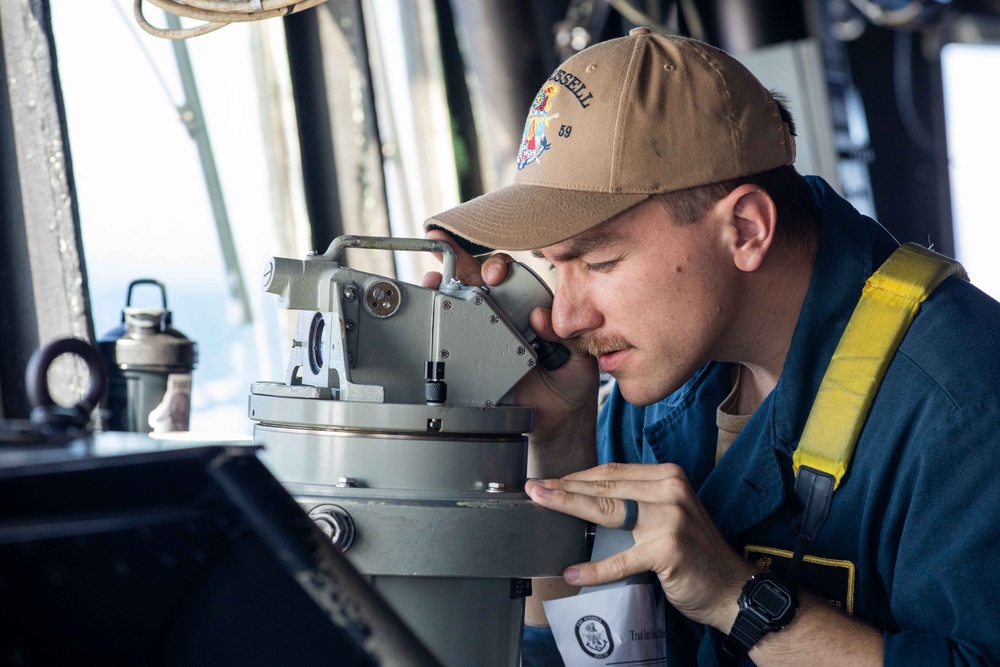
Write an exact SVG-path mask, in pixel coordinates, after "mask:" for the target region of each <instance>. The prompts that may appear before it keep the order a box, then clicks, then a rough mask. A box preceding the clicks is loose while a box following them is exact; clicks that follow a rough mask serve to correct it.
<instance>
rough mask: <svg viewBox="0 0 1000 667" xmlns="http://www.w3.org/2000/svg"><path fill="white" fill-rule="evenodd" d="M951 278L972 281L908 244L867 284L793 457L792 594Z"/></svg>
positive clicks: (949, 261)
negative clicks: (892, 372) (920, 320)
mask: <svg viewBox="0 0 1000 667" xmlns="http://www.w3.org/2000/svg"><path fill="white" fill-rule="evenodd" d="M948 276H959V277H960V278H962V279H963V280H968V279H969V278H968V276H967V275H966V274H965V269H963V268H962V265H961V264H959V263H958V262H956V261H954V260H952V259H948V258H947V257H944V256H942V255H939V254H937V253H935V252H931V251H930V250H928V249H926V248H922V247H920V246H918V245H916V244H913V243H907V244H906V245H904V246H902V247H900V248H897V249H896V251H895V252H893V253H892V255H891V256H890V257H889V259H887V260H886V261H885V263H884V264H883V265H882V266H881V267H879V269H878V271H876V272H875V273H873V274H872V276H871V277H870V278H869V279H868V281H867V282H866V283H865V287H864V289H863V290H862V291H861V299H860V300H859V301H858V305H857V306H856V307H855V308H854V313H852V314H851V319H850V320H848V322H847V328H846V329H844V333H843V335H842V336H841V337H840V342H838V343H837V349H836V350H834V353H833V358H832V359H831V360H830V365H829V367H828V368H827V369H826V373H824V374H823V379H822V380H821V381H820V385H819V392H818V393H817V394H816V400H815V401H814V402H813V406H812V409H811V410H810V411H809V418H808V419H807V420H806V426H805V429H804V430H803V432H802V438H801V440H799V446H798V447H797V448H796V450H795V454H794V455H793V456H792V467H793V468H794V470H795V498H796V500H797V503H798V506H797V507H796V508H795V511H794V513H793V515H792V530H794V531H795V533H796V534H797V537H796V542H795V552H794V553H793V554H792V558H791V560H790V562H789V564H788V568H787V570H786V572H785V578H786V580H787V582H788V583H789V585H790V586H793V587H794V586H795V585H796V584H797V582H798V578H799V571H800V569H801V566H802V562H803V558H804V557H805V553H806V549H807V548H808V545H809V543H810V542H812V541H813V540H814V539H816V535H817V533H819V530H820V528H822V527H823V523H824V522H826V517H827V516H828V515H829V513H830V505H831V503H832V501H833V492H834V491H835V490H836V489H837V487H838V486H839V485H840V482H841V480H842V479H843V477H844V475H845V474H846V473H847V466H848V465H849V464H850V462H851V455H852V454H854V446H855V444H857V442H858V436H859V435H860V434H861V428H862V427H863V426H864V424H865V420H866V419H867V418H868V410H869V409H870V408H871V405H872V401H873V400H874V399H875V393H876V392H877V391H878V387H879V384H881V382H882V376H884V375H885V370H886V368H888V367H889V362H890V361H892V357H893V355H895V354H896V349H897V348H898V347H899V344H900V342H901V341H902V340H903V336H905V335H906V330H907V329H909V327H910V323H912V322H913V318H915V317H916V316H917V310H919V308H920V304H921V303H923V301H924V300H925V299H926V298H927V297H928V296H929V295H930V294H931V292H933V291H934V290H935V289H936V288H937V286H938V285H940V284H941V283H942V282H943V281H944V279H945V278H947V277H948Z"/></svg>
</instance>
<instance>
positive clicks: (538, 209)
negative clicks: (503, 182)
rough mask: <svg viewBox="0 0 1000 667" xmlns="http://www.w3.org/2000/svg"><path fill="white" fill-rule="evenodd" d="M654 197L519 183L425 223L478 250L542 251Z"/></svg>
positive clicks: (426, 225) (428, 226)
mask: <svg viewBox="0 0 1000 667" xmlns="http://www.w3.org/2000/svg"><path fill="white" fill-rule="evenodd" d="M650 196H651V195H649V194H645V193H627V194H608V193H606V192H584V191H580V190H562V189H559V188H550V187H544V186H540V185H523V184H517V183H515V184H514V185H508V186H507V187H504V188H500V189H499V190H494V191H493V192H490V193H487V194H485V195H482V196H480V197H476V198H475V199H472V200H470V201H468V202H466V203H464V204H461V205H459V206H456V207H455V208H452V209H449V210H447V211H444V212H442V213H438V214H437V215H435V216H434V217H432V218H430V219H428V220H427V221H426V222H425V223H424V229H426V230H430V229H435V228H437V229H443V230H445V231H446V232H449V233H451V234H453V235H456V236H458V237H459V238H460V239H461V240H464V241H465V243H463V245H464V246H465V247H466V249H468V250H470V251H471V252H473V254H481V253H482V252H487V251H489V250H492V249H497V250H536V249H538V248H544V247H546V246H550V245H553V244H554V243H559V242H560V241H565V240H566V239H568V238H570V237H573V236H576V235H577V234H579V233H580V232H584V231H586V230H588V229H590V228H591V227H595V226H597V225H599V224H601V223H602V222H604V221H606V220H610V219H611V218H613V217H615V216H616V215H618V214H619V213H623V212H625V211H627V210H628V209H630V208H632V207H633V206H636V205H637V204H641V203H642V202H644V201H646V200H647V199H649V198H650Z"/></svg>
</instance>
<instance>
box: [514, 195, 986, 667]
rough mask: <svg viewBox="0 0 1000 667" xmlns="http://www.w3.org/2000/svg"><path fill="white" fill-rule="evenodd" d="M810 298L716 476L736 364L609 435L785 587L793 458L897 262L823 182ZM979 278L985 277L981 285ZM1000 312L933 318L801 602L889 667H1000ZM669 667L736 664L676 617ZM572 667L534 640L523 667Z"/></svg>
mask: <svg viewBox="0 0 1000 667" xmlns="http://www.w3.org/2000/svg"><path fill="white" fill-rule="evenodd" d="M809 182H810V185H811V187H812V188H813V192H814V196H815V199H816V202H817V205H818V206H819V208H820V210H821V211H822V218H821V220H822V221H821V230H820V243H819V250H818V253H817V258H816V265H815V267H814V269H813V276H812V281H811V283H810V286H809V291H808V294H807V296H806V299H805V302H804V304H803V308H802V313H801V315H800V316H799V320H798V323H797V324H796V328H795V332H794V335H793V337H792V343H791V347H790V349H789V352H788V356H787V358H786V361H785V365H784V368H783V370H782V374H781V377H780V378H779V381H778V384H777V386H776V387H775V389H774V391H772V392H771V394H770V395H769V396H768V397H767V398H766V399H765V400H764V402H763V403H762V404H761V406H760V407H759V408H758V409H757V411H756V412H755V413H754V415H753V417H752V418H751V419H750V421H749V423H747V425H746V426H745V427H744V428H743V430H742V432H741V433H740V434H739V436H738V437H737V438H736V440H735V441H734V442H733V444H732V446H731V447H730V449H729V451H728V452H727V453H726V455H725V456H724V457H723V458H722V460H721V461H720V462H719V463H718V464H717V465H716V463H715V447H716V439H717V434H718V428H717V426H716V419H715V416H716V408H717V407H718V405H719V404H720V403H721V402H722V401H723V400H724V399H725V397H726V396H727V395H728V393H729V390H730V388H731V387H730V382H731V374H730V367H729V365H728V364H722V363H710V364H708V365H706V366H705V367H703V368H701V369H700V370H699V371H698V372H697V373H696V374H695V376H694V377H693V378H691V379H690V380H689V381H688V382H687V383H686V384H685V385H684V386H683V387H682V388H680V389H679V390H678V391H676V392H675V393H674V394H672V395H670V396H668V397H667V398H665V399H663V400H661V401H659V402H658V403H655V404H653V405H650V406H647V407H645V408H642V407H636V406H632V405H629V404H628V403H627V402H626V401H625V400H624V399H623V398H622V396H621V394H620V393H619V392H618V391H617V390H616V391H615V392H614V393H613V395H612V396H611V397H610V398H609V399H608V401H607V403H606V404H605V406H604V407H603V409H602V411H601V414H600V416H599V419H598V457H599V460H600V461H601V462H602V463H603V462H607V461H620V462H627V463H662V462H672V463H675V464H678V465H680V466H681V467H682V468H683V469H684V470H685V472H686V473H687V475H688V478H689V479H690V481H691V485H692V487H693V488H694V489H696V490H697V493H698V497H699V498H700V499H701V501H702V503H703V504H704V505H705V508H706V509H707V510H708V512H709V514H710V515H711V516H712V518H713V519H714V521H715V524H716V526H718V528H719V530H720V532H721V533H722V535H723V536H725V537H726V539H727V540H728V541H729V543H730V544H731V545H732V546H733V548H734V549H736V550H737V551H738V552H739V553H740V554H742V555H743V556H744V557H745V558H747V559H748V560H749V561H751V562H753V563H756V564H758V565H760V566H761V567H764V568H769V567H773V568H775V570H776V571H778V572H782V571H784V567H785V563H786V562H787V559H788V558H789V557H790V556H791V553H792V551H793V550H794V541H795V535H794V533H793V532H792V529H791V522H792V515H791V511H792V510H791V502H790V499H791V498H792V497H793V496H792V485H793V475H792V452H793V451H794V450H795V447H796V445H797V444H798V438H799V436H800V435H801V434H802V430H803V427H804V426H805V422H806V418H807V417H808V414H809V410H810V408H811V406H812V402H813V399H814V398H815V396H816V392H817V389H818V387H819V383H820V380H821V379H822V377H823V373H824V372H825V370H826V367H827V365H828V364H829V361H830V358H831V357H832V355H833V350H834V348H835V347H836V345H837V342H838V341H839V339H840V335H841V333H842V332H843V330H844V327H845V326H846V325H847V321H848V319H849V318H850V316H851V313H852V312H853V310H854V306H855V305H856V304H857V301H858V298H859V296H860V294H861V289H862V287H863V286H864V283H865V280H867V278H868V277H869V276H870V275H871V274H872V273H873V272H874V271H875V269H877V268H878V266H879V265H880V264H881V263H882V262H883V261H884V260H885V259H886V258H887V257H888V256H889V255H890V254H891V253H892V251H893V250H894V249H895V248H896V247H897V245H898V244H897V242H896V241H895V239H893V238H892V236H891V235H890V234H889V233H888V232H887V231H886V230H885V229H883V228H882V227H881V226H880V225H879V224H878V223H877V222H875V221H874V220H871V219H870V218H867V217H865V216H862V215H861V214H859V213H858V212H857V211H856V210H854V208H853V207H851V206H850V204H848V203H847V202H846V201H844V200H843V199H841V198H840V197H839V196H838V195H837V194H836V193H835V192H834V191H833V190H832V189H831V188H830V186H829V185H827V184H826V183H825V182H824V181H823V180H822V179H819V178H815V177H809ZM974 278H975V277H974V276H973V279H974ZM998 387H1000V303H997V302H996V301H994V300H993V299H991V298H990V297H989V296H987V295H985V294H984V293H982V292H981V291H979V290H978V289H977V288H975V287H974V286H972V285H970V284H969V283H966V282H964V281H962V280H959V279H957V278H949V279H947V280H946V281H945V282H944V283H943V284H942V285H941V286H940V287H938V289H937V290H936V291H935V292H934V293H933V294H932V295H931V296H930V298H929V299H928V300H927V301H926V302H925V303H924V304H923V306H922V308H921V310H920V313H919V315H918V316H917V318H916V320H915V321H914V323H913V325H912V326H911V328H910V330H909V332H908V333H907V335H906V337H905V338H904V340H903V342H902V344H901V345H900V348H899V350H898V352H897V353H896V356H895V357H894V358H893V361H892V363H891V364H890V365H889V368H888V371H887V372H886V375H885V378H884V380H883V382H882V385H881V387H880V388H879V391H878V394H877V395H876V397H875V401H874V403H873V405H872V408H871V412H870V414H869V417H868V420H867V422H866V424H865V427H864V429H863V430H862V432H861V436H860V438H859V440H858V444H857V448H856V450H855V454H854V458H853V460H852V461H851V465H850V469H849V470H848V473H847V476H846V477H845V478H844V481H843V483H842V484H841V486H840V487H839V488H838V490H837V492H836V493H835V495H834V499H833V506H832V508H831V511H830V516H829V518H828V519H827V522H826V524H825V525H824V526H823V529H822V530H821V531H820V534H819V536H818V538H817V539H816V541H815V542H813V543H812V545H810V548H809V552H808V556H807V562H806V564H805V565H804V566H803V569H802V580H801V586H802V587H803V588H805V589H807V590H809V591H812V592H813V593H815V594H816V595H818V596H820V597H822V598H824V599H826V600H828V601H829V602H830V604H832V605H834V606H836V607H838V608H840V609H842V610H844V611H846V612H848V613H851V614H853V615H855V616H856V617H858V618H860V619H863V620H865V621H867V622H868V623H870V624H872V625H874V626H876V627H879V628H881V629H883V630H884V637H885V663H886V664H887V665H964V664H994V663H996V664H1000V475H998V470H1000V429H998V425H1000V391H998ZM667 632H668V637H669V638H668V640H667V646H668V651H669V662H668V664H671V665H692V664H701V665H714V664H719V663H720V662H721V659H720V655H721V643H722V639H723V635H722V633H720V632H718V631H716V630H714V629H711V628H706V627H705V626H701V625H697V624H694V623H692V622H690V621H688V620H687V619H685V618H684V617H683V616H681V615H680V614H679V613H678V612H676V611H674V610H673V609H668V619H667ZM543 664H561V662H560V661H559V659H558V652H556V651H555V647H554V643H553V642H552V640H551V634H548V633H547V631H541V630H537V629H530V628H529V629H528V630H527V632H526V634H525V661H524V665H525V666H526V667H527V666H529V665H531V666H533V665H543Z"/></svg>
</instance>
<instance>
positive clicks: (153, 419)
mask: <svg viewBox="0 0 1000 667" xmlns="http://www.w3.org/2000/svg"><path fill="white" fill-rule="evenodd" d="M143 284H149V285H155V286H157V287H158V288H159V289H160V294H161V295H162V299H163V307H162V308H138V307H134V306H132V290H133V289H134V288H135V287H136V285H143ZM98 343H99V347H100V349H101V355H102V356H103V357H104V362H105V364H106V366H107V369H108V404H107V408H108V412H109V416H108V419H107V425H106V428H107V429H108V430H111V431H135V432H139V433H149V432H154V433H165V432H169V431H187V430H188V428H189V425H190V415H191V372H192V371H193V370H194V367H195V364H196V363H197V362H198V345H197V343H195V342H194V341H193V340H191V339H189V338H188V337H187V336H185V335H184V334H183V333H181V332H180V331H178V330H177V329H174V328H173V327H172V326H171V313H170V311H169V310H168V309H167V288H166V287H164V285H163V283H161V282H160V281H158V280H152V279H150V278H142V279H139V280H133V281H132V282H131V283H129V286H128V295H127V296H126V299H125V308H124V310H122V321H121V324H120V325H119V326H117V327H115V328H114V329H112V330H111V331H109V332H108V333H106V334H105V335H104V336H103V337H102V338H101V340H100V341H98Z"/></svg>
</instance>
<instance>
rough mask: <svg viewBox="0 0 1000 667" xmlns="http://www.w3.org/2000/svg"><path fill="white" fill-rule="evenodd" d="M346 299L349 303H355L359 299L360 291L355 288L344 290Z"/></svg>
mask: <svg viewBox="0 0 1000 667" xmlns="http://www.w3.org/2000/svg"><path fill="white" fill-rule="evenodd" d="M344 298H345V299H347V300H348V301H354V300H355V299H357V298H358V290H356V289H354V287H353V286H351V287H345V288H344Z"/></svg>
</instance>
